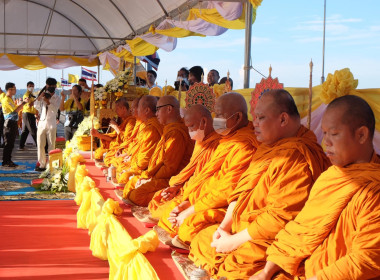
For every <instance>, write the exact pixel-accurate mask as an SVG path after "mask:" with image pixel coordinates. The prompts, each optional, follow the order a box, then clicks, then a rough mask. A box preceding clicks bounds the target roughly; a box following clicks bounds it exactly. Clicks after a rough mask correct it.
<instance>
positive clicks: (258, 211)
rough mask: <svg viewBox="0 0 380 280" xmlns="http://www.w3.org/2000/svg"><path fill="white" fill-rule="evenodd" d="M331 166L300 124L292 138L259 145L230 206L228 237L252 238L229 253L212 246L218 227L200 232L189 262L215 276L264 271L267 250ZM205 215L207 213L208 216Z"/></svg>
mask: <svg viewBox="0 0 380 280" xmlns="http://www.w3.org/2000/svg"><path fill="white" fill-rule="evenodd" d="M329 165H330V162H329V160H328V159H327V157H326V155H325V153H324V152H323V150H322V148H321V147H320V146H319V144H318V143H317V139H316V137H315V135H314V133H313V132H312V131H310V130H308V129H307V128H305V127H304V126H301V128H300V129H299V131H298V133H297V136H296V137H290V138H285V139H281V140H279V141H277V142H276V143H275V144H273V145H271V146H268V145H264V144H262V145H260V146H259V148H258V150H257V151H256V153H255V155H254V157H253V160H252V163H251V165H250V167H249V168H248V169H247V171H246V172H245V173H244V174H243V176H242V177H241V179H240V181H239V184H238V186H237V188H236V189H235V191H234V192H233V193H232V194H231V195H230V197H229V198H228V201H229V203H231V202H233V201H237V202H236V205H235V208H234V210H233V216H232V229H231V234H236V233H238V232H240V231H243V230H246V229H248V233H249V235H250V236H251V238H252V240H251V241H248V242H245V243H243V244H242V245H240V246H239V247H238V248H237V249H236V250H234V251H232V252H230V253H229V254H223V253H217V252H216V251H215V248H212V247H211V241H212V236H213V233H214V232H215V230H216V229H217V227H218V225H214V226H211V227H209V228H206V229H204V230H203V231H201V232H199V234H198V235H197V236H196V237H195V238H194V239H193V241H192V242H191V250H190V258H191V259H192V260H193V261H194V262H195V263H196V264H202V265H205V267H206V268H207V269H208V270H209V271H210V273H211V274H212V275H213V276H218V277H221V276H225V277H227V278H228V279H236V278H239V279H248V277H249V276H251V275H253V274H254V273H255V272H256V271H258V270H260V269H262V268H263V266H264V265H265V259H266V253H265V252H266V249H267V248H268V247H269V246H270V244H271V243H272V242H273V241H274V238H275V236H276V234H277V233H278V232H279V231H280V230H281V229H282V228H284V226H285V225H286V223H287V222H288V221H290V220H292V219H294V218H295V216H296V215H297V214H298V213H299V211H300V210H301V209H302V207H303V206H304V204H305V202H306V200H307V198H308V196H309V191H310V189H311V187H312V185H313V183H314V182H315V181H316V179H317V178H318V176H319V175H320V174H321V173H322V172H323V171H324V170H326V168H328V166H329ZM207 214H208V213H205V215H207Z"/></svg>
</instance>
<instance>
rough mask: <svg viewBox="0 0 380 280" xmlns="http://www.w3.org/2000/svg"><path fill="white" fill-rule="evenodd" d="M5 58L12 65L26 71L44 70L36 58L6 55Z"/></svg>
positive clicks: (43, 66)
mask: <svg viewBox="0 0 380 280" xmlns="http://www.w3.org/2000/svg"><path fill="white" fill-rule="evenodd" d="M7 57H8V58H9V60H10V61H12V63H13V64H14V65H16V66H17V67H20V68H24V69H28V70H40V69H43V68H46V66H45V65H44V64H43V63H42V61H41V60H40V58H39V57H38V56H26V55H16V54H7Z"/></svg>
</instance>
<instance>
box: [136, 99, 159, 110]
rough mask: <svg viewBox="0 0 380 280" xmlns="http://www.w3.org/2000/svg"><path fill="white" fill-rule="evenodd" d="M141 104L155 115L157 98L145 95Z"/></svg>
mask: <svg viewBox="0 0 380 280" xmlns="http://www.w3.org/2000/svg"><path fill="white" fill-rule="evenodd" d="M140 104H141V107H142V108H143V109H145V108H149V109H150V110H151V111H152V112H153V113H156V106H157V98H156V97H155V96H152V95H145V96H143V97H141V100H140V102H139V105H140Z"/></svg>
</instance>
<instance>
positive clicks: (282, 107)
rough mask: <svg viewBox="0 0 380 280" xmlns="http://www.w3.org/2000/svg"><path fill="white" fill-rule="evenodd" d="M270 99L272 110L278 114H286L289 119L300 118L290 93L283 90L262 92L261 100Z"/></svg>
mask: <svg viewBox="0 0 380 280" xmlns="http://www.w3.org/2000/svg"><path fill="white" fill-rule="evenodd" d="M263 97H264V98H272V100H273V105H274V107H273V109H275V110H276V111H278V114H280V113H283V112H285V113H287V114H288V115H289V116H290V117H293V118H300V114H299V112H298V109H297V106H296V103H295V102H294V99H293V97H292V96H291V95H290V93H289V92H288V91H286V90H284V89H274V90H270V91H267V92H264V93H263V95H262V96H261V98H263Z"/></svg>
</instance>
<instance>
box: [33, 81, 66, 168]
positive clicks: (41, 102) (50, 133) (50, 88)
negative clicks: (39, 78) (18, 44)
mask: <svg viewBox="0 0 380 280" xmlns="http://www.w3.org/2000/svg"><path fill="white" fill-rule="evenodd" d="M56 87H57V80H56V79H54V78H48V79H47V80H46V86H45V87H44V88H43V89H42V90H41V92H40V94H39V96H38V97H37V99H36V100H35V101H34V107H35V108H36V109H37V110H38V112H40V119H39V121H38V126H37V153H38V162H39V164H40V165H39V167H36V169H35V170H36V171H44V170H45V169H46V155H45V145H46V139H47V141H48V151H49V152H50V151H51V150H53V149H54V148H55V139H56V135H57V112H58V109H59V105H60V103H61V98H60V97H59V96H58V95H57V94H55V89H56Z"/></svg>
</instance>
